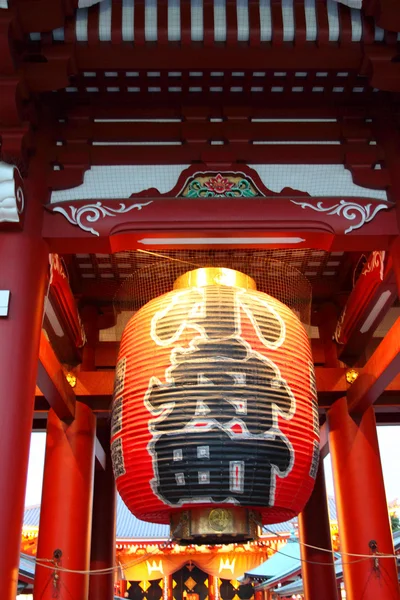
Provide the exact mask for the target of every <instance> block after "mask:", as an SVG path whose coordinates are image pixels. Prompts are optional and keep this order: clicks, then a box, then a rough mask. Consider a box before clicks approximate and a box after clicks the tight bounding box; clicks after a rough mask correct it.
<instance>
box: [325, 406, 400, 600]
mask: <svg viewBox="0 0 400 600" xmlns="http://www.w3.org/2000/svg"><path fill="white" fill-rule="evenodd" d="M328 422H329V447H330V451H331V456H332V467H333V476H334V484H335V496H336V505H337V513H338V522H339V535H340V544H341V551H342V552H343V553H344V555H343V562H344V564H343V569H344V581H345V587H346V593H347V596H346V597H347V600H376V599H377V598H379V600H399V598H400V593H399V585H398V580H397V567H396V562H395V559H394V558H377V560H375V559H374V557H373V556H372V554H373V549H371V545H372V546H373V542H376V550H377V552H379V553H383V554H393V553H394V551H393V539H392V533H391V528H390V522H389V514H388V508H387V501H386V495H385V488H384V484H383V476H382V467H381V461H380V455H379V447H378V437H377V432H376V422H375V414H374V409H373V407H371V408H369V409H368V410H367V411H366V412H365V413H364V414H363V416H362V417H360V418H358V419H357V420H354V419H353V418H352V417H350V415H349V413H348V410H347V399H346V398H341V399H340V400H337V401H336V402H335V403H334V404H333V406H332V407H331V409H330V410H329V412H328ZM349 553H350V554H351V553H354V554H365V555H371V558H366V559H365V560H359V559H358V558H357V557H355V556H349Z"/></svg>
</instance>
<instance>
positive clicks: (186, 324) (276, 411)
mask: <svg viewBox="0 0 400 600" xmlns="http://www.w3.org/2000/svg"><path fill="white" fill-rule="evenodd" d="M193 290H196V291H197V292H198V293H199V294H200V296H201V301H200V302H197V303H196V304H195V305H194V306H193V308H192V309H191V311H190V312H189V315H188V317H192V316H194V315H195V314H196V316H200V317H202V318H204V317H205V290H204V288H191V290H190V292H192V291H193ZM187 293H188V290H184V291H182V292H178V293H176V292H175V294H174V296H173V297H172V298H171V303H170V305H169V306H168V307H167V308H164V309H163V310H161V311H158V312H156V313H155V314H154V315H153V317H152V320H151V331H150V335H151V338H152V339H153V341H154V342H155V343H156V344H157V345H158V346H162V347H168V346H170V345H171V344H173V343H174V342H175V341H177V340H178V339H179V337H180V336H181V334H182V333H183V331H184V330H185V329H186V328H190V329H194V330H195V331H198V332H199V334H200V335H199V336H196V337H194V338H193V339H192V340H190V342H189V344H188V346H187V348H183V347H181V346H179V347H176V348H172V350H171V354H170V362H171V364H170V366H169V367H168V368H167V369H166V370H165V381H166V383H165V384H164V383H162V382H161V381H160V379H159V378H158V377H154V376H153V377H151V378H150V380H149V385H148V388H147V391H146V393H145V396H144V399H143V402H144V405H145V406H146V408H147V410H148V411H149V412H150V414H152V415H156V418H154V419H150V420H149V422H148V429H149V432H150V434H151V435H152V439H151V440H150V442H149V443H148V446H147V450H148V452H149V454H150V455H151V457H152V463H153V472H154V478H153V479H152V480H151V481H150V486H151V488H152V490H153V492H154V494H155V495H156V496H157V497H158V498H159V499H160V500H161V501H162V502H163V504H166V505H169V506H174V507H176V506H182V505H184V504H196V503H204V502H210V503H215V501H214V500H212V498H211V497H208V498H207V497H204V496H202V497H199V498H196V497H193V498H190V499H184V500H181V501H179V502H176V503H171V502H168V501H167V500H166V499H165V498H164V497H163V496H161V495H160V494H159V493H158V491H157V485H158V484H159V474H158V465H157V460H156V453H155V450H154V446H155V444H156V442H157V440H158V439H159V438H160V437H161V435H163V434H159V435H157V432H156V431H155V426H156V425H157V423H160V422H163V421H164V420H165V419H166V418H167V417H168V415H169V414H170V413H171V412H172V410H173V409H174V407H175V402H174V401H173V402H166V403H165V404H164V405H163V408H161V410H154V407H153V406H152V405H151V403H150V402H149V400H148V399H149V396H150V395H151V392H152V389H153V387H154V386H157V387H158V388H166V387H169V386H170V385H171V384H174V383H175V381H174V378H173V376H171V372H172V370H173V369H174V367H175V366H176V365H177V361H176V355H177V354H178V352H179V354H180V355H181V356H182V354H190V353H192V351H193V350H195V349H196V346H197V343H198V342H199V341H200V340H201V339H207V336H206V335H205V330H204V328H203V327H202V326H201V325H198V324H197V323H193V322H191V321H189V320H188V319H185V320H184V321H183V322H182V323H181V325H180V327H179V328H178V330H177V331H176V332H175V334H174V335H173V336H172V337H170V338H169V339H168V341H164V340H161V339H160V338H159V337H158V335H157V334H156V326H157V323H158V321H159V320H160V319H161V318H163V317H164V316H165V315H166V314H168V313H169V312H170V310H171V306H174V305H176V304H177V301H178V299H179V298H181V296H182V295H184V294H187ZM254 293H256V294H257V292H253V294H254ZM245 295H246V290H238V291H237V292H236V294H235V306H234V315H235V319H234V322H235V332H234V334H233V335H231V336H228V337H226V338H225V337H224V338H222V339H224V340H227V339H232V340H238V341H240V342H241V343H242V344H243V345H244V346H245V347H246V349H247V356H246V358H249V357H250V356H251V355H253V356H254V357H255V358H257V359H258V360H260V361H261V362H264V363H265V364H267V365H268V367H269V368H271V369H272V370H273V371H274V372H275V378H274V381H279V384H280V385H281V386H282V385H283V386H285V387H286V391H287V393H288V396H289V397H290V399H291V404H290V409H289V411H287V412H283V411H282V410H281V409H280V407H279V406H278V405H277V404H275V403H274V402H272V405H271V407H272V426H271V427H270V428H269V430H268V431H267V432H264V433H262V434H254V435H251V434H250V433H249V431H248V429H247V427H246V424H245V423H244V422H243V421H242V420H241V419H237V418H235V419H231V420H230V421H228V423H226V424H225V425H224V426H221V424H220V423H219V421H217V420H216V419H207V417H204V416H201V415H198V416H196V414H195V417H194V418H193V419H192V420H191V421H190V422H189V423H188V424H187V425H186V426H185V427H184V428H181V429H178V430H177V431H180V432H186V433H190V432H194V431H196V432H198V431H199V427H198V423H199V422H203V423H205V425H204V427H202V429H201V430H202V431H209V430H211V429H215V428H217V429H221V430H223V431H224V432H226V433H227V434H228V435H229V436H230V437H231V439H235V440H240V439H275V437H276V436H279V437H280V439H282V440H283V441H284V443H285V444H287V447H288V450H289V454H290V462H289V466H288V468H287V469H286V470H285V471H280V469H279V468H278V467H277V466H276V465H271V484H270V497H269V502H268V506H270V507H271V506H274V503H275V491H276V476H278V477H280V478H284V477H287V476H288V475H289V473H290V472H291V470H292V468H293V464H294V458H295V452H294V449H293V445H292V443H291V441H290V440H289V439H288V438H287V437H286V436H285V435H284V434H283V433H282V431H281V430H280V429H279V426H278V416H281V417H282V418H283V419H285V420H286V421H288V420H290V419H291V418H292V417H293V415H294V414H295V411H296V399H295V397H294V395H293V392H292V391H291V389H290V387H289V386H288V384H287V381H286V380H285V379H283V378H282V376H281V373H280V370H279V368H278V366H277V365H276V364H275V363H274V362H273V361H272V360H271V359H269V358H267V357H266V356H264V355H263V354H260V353H259V352H256V351H254V350H253V349H252V347H251V346H250V344H249V343H248V342H247V341H246V340H244V339H243V338H242V337H241V333H242V331H241V319H240V309H241V308H242V309H243V310H244V312H245V313H246V315H247V317H248V318H249V320H250V321H251V323H252V325H253V328H254V331H255V333H256V335H257V337H258V339H259V341H260V342H261V343H262V344H263V346H265V347H267V348H269V349H276V348H279V347H280V346H281V345H282V343H283V342H284V340H285V338H286V325H285V322H284V320H283V319H282V317H281V316H280V315H279V314H278V313H277V311H276V310H275V309H273V308H272V307H271V306H270V304H269V303H268V302H267V301H265V300H264V299H262V298H257V300H259V301H260V302H261V304H263V305H264V306H265V307H267V308H268V310H269V311H270V312H271V313H272V314H273V315H274V316H275V317H276V320H277V321H278V323H279V324H280V325H281V331H280V335H279V337H278V339H277V341H276V342H274V343H272V344H271V343H270V342H268V341H267V340H266V339H265V338H264V336H263V335H262V333H261V330H260V328H259V326H258V324H257V323H256V319H255V317H254V315H253V314H252V312H251V310H250V309H249V307H248V306H247V305H246V304H245V302H243V300H242V301H240V300H241V297H243V296H245ZM239 296H240V298H239V300H238V297H239ZM199 309H200V310H199ZM216 339H217V338H216ZM221 360H226V362H227V366H228V365H229V363H230V362H232V359H229V358H226V359H223V358H221V357H218V362H221ZM200 362H201V361H200ZM204 362H213V360H212V359H207V360H204ZM203 404H204V405H206V403H204V402H203ZM199 417H200V418H199ZM235 424H238V425H240V427H241V428H242V431H243V433H241V434H236V433H234V432H233V431H232V430H231V427H232V426H233V425H235ZM173 433H176V432H175V431H174V432H173ZM223 502H224V503H232V504H240V502H238V501H237V500H236V499H234V498H231V497H227V498H226V499H225V500H224V501H223ZM216 504H220V502H216Z"/></svg>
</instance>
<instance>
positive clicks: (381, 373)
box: [347, 318, 400, 415]
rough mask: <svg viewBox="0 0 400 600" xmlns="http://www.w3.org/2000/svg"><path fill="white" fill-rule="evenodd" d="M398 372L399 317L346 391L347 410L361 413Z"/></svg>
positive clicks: (355, 413) (399, 353)
mask: <svg viewBox="0 0 400 600" xmlns="http://www.w3.org/2000/svg"><path fill="white" fill-rule="evenodd" d="M399 372H400V318H399V319H397V321H396V322H395V323H394V325H393V326H392V327H391V329H390V330H389V332H388V333H387V334H386V336H385V337H384V338H383V339H382V341H381V343H380V344H379V346H378V348H377V349H376V350H375V352H374V353H373V355H372V356H371V358H370V359H369V360H368V362H367V363H366V365H365V367H364V368H363V370H362V373H361V374H360V375H359V377H358V379H357V380H356V381H355V382H354V383H353V385H352V386H351V387H350V388H349V390H348V392H347V399H348V406H349V412H350V413H352V414H354V415H357V414H363V413H364V412H365V411H366V410H367V408H369V407H370V406H371V405H373V404H374V403H375V402H376V401H377V399H378V398H379V396H380V395H381V394H382V393H383V392H384V391H385V389H386V387H387V386H388V385H389V384H390V383H391V382H392V381H393V379H394V378H395V377H396V375H398V374H399Z"/></svg>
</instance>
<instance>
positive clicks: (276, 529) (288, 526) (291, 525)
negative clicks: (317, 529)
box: [263, 496, 337, 535]
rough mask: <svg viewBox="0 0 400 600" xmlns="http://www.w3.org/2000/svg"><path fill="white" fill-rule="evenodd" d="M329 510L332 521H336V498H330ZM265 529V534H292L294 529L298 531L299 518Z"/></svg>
mask: <svg viewBox="0 0 400 600" xmlns="http://www.w3.org/2000/svg"><path fill="white" fill-rule="evenodd" d="M328 508H329V516H330V519H331V521H336V520H337V516H336V504H335V498H333V497H332V496H328ZM263 529H264V531H265V533H276V534H277V535H280V534H283V533H290V532H291V531H292V530H293V529H297V517H295V518H294V519H291V520H290V521H285V522H284V523H274V524H273V525H265V526H264V527H263Z"/></svg>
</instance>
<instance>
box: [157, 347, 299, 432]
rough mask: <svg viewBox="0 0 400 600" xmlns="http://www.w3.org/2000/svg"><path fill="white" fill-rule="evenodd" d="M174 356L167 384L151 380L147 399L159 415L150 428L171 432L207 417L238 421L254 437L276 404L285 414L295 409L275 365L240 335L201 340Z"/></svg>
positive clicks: (263, 429) (269, 419)
mask: <svg viewBox="0 0 400 600" xmlns="http://www.w3.org/2000/svg"><path fill="white" fill-rule="evenodd" d="M174 360H175V365H174V366H173V367H172V368H171V369H170V372H169V383H168V384H166V385H162V384H160V383H159V382H157V384H155V383H154V382H153V385H152V386H151V388H150V389H149V393H148V395H147V397H146V404H147V406H148V407H149V409H150V411H151V412H152V413H153V414H161V415H162V416H161V418H160V420H155V421H154V422H153V423H152V429H153V431H154V432H157V433H167V432H171V433H172V432H174V431H177V430H179V429H182V428H183V427H185V426H186V425H188V424H189V423H191V422H192V421H193V419H206V420H207V421H213V422H216V423H218V424H220V425H226V424H228V423H229V422H230V421H232V420H236V421H237V420H240V421H241V422H242V424H243V425H244V428H245V429H244V430H245V431H247V432H248V433H250V434H253V435H257V434H261V433H264V432H266V431H268V430H269V429H270V428H271V427H272V426H273V425H274V423H273V419H274V413H275V412H276V409H277V408H278V409H279V411H280V413H281V414H284V415H286V416H287V417H289V416H290V414H291V411H292V410H293V404H294V398H293V395H292V393H291V391H290V388H289V387H288V385H287V383H286V382H285V381H284V380H283V379H281V377H280V375H279V371H278V369H277V367H276V366H275V365H274V363H273V362H272V361H270V360H268V359H266V358H264V357H262V356H261V355H259V354H257V353H255V352H253V351H252V350H251V349H250V348H249V346H248V344H246V343H245V342H243V341H242V340H240V339H236V340H235V339H232V340H229V341H219V342H217V341H213V340H201V341H200V342H198V343H197V345H196V348H195V349H194V350H193V351H191V352H177V353H176V354H175V357H174ZM275 407H276V408H275ZM163 409H166V410H167V411H168V416H167V417H165V413H163Z"/></svg>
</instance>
